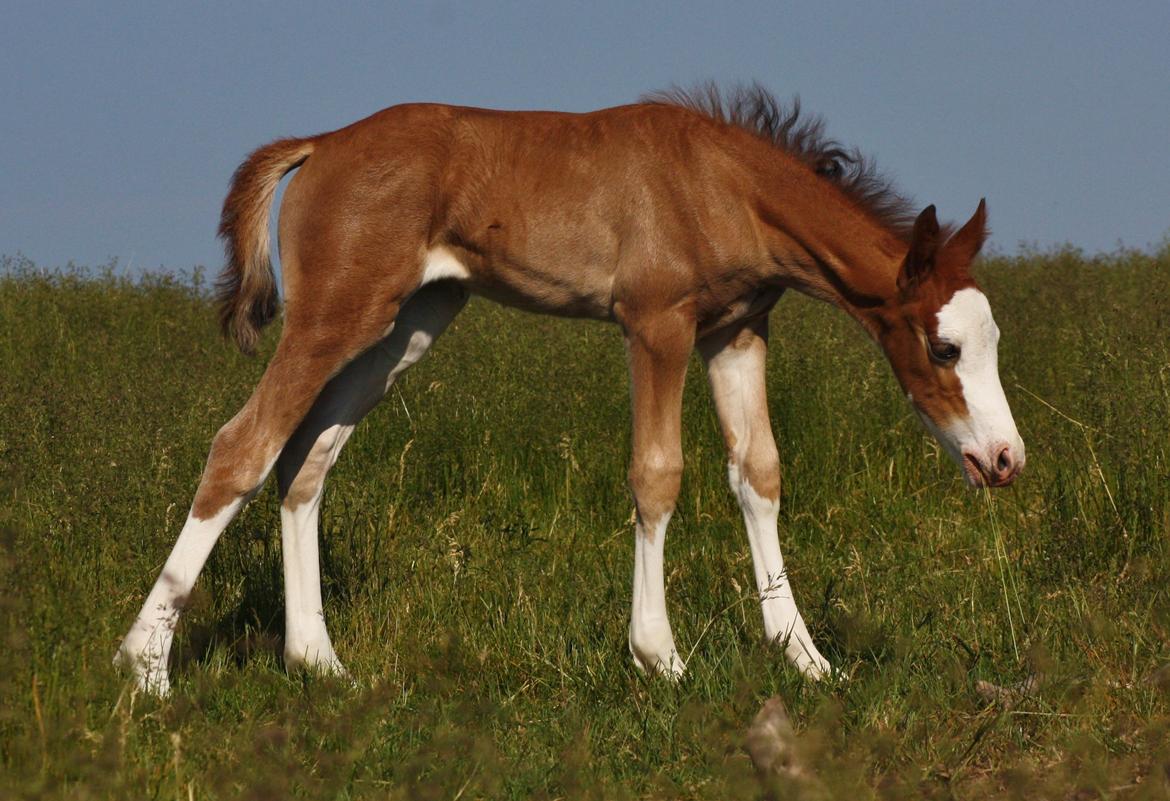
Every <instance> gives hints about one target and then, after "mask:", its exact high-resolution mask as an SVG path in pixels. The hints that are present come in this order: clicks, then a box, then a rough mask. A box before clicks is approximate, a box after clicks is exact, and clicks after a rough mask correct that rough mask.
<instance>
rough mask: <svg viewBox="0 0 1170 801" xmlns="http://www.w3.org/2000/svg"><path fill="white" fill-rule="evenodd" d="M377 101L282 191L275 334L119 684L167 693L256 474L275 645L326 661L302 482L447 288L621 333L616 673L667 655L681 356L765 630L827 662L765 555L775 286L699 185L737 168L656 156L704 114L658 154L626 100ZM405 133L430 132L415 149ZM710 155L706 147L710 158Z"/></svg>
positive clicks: (814, 661)
mask: <svg viewBox="0 0 1170 801" xmlns="http://www.w3.org/2000/svg"><path fill="white" fill-rule="evenodd" d="M393 111H394V110H393V109H392V110H390V111H389V112H383V113H382V114H380V115H376V116H375V117H373V118H370V119H369V120H367V121H364V122H363V123H358V124H356V125H354V126H351V127H350V128H348V129H342V130H341V131H339V132H335V133H334V134H330V135H326V136H324V137H321V138H319V141H317V143H316V145H315V149H313V150H312V153H311V155H309V156H308V161H307V162H306V163H305V166H303V167H302V168H301V171H300V172H299V173H298V175H297V176H296V177H295V178H294V179H293V182H292V184H290V187H289V189H288V191H287V192H286V197H285V201H284V204H283V206H282V210H281V223H280V225H281V232H280V233H281V236H280V239H281V244H282V254H283V255H284V275H285V279H284V280H285V288H286V298H285V311H284V317H285V321H284V328H283V332H282V336H281V340H280V342H279V344H278V346H277V350H276V353H275V355H274V356H273V358H272V360H271V362H270V363H269V365H268V368H267V370H266V372H265V374H264V376H263V378H262V379H261V381H260V383H259V385H258V386H257V387H256V389H255V392H254V393H253V395H252V396H251V398H250V399H249V400H248V402H247V403H246V404H245V406H244V407H243V408H242V409H241V410H240V412H239V413H238V414H237V415H236V416H235V417H234V418H233V419H232V420H231V421H230V422H229V423H228V424H227V425H225V426H224V427H223V428H222V429H221V430H220V431H219V433H218V434H217V435H216V437H215V440H214V443H213V445H212V448H211V452H210V455H209V457H208V462H207V465H206V468H205V470H204V473H203V476H202V479H201V481H200V485H199V489H198V491H197V493H196V496H195V499H194V503H193V505H192V509H191V513H190V515H189V517H188V519H187V522H186V524H185V525H184V527H183V529H182V531H181V533H180V535H179V538H178V541H177V543H176V544H175V546H174V549H173V551H172V553H171V555H170V557H169V558H168V559H167V561H166V564H165V565H164V567H163V570H162V572H161V575H160V576H159V577H158V580H157V581H156V583H155V585H154V587H153V589H152V590H151V592H150V594H149V596H148V597H147V599H146V602H145V604H144V606H143V608H142V611H141V613H140V614H139V616H138V618H137V620H136V621H135V623H134V625H133V626H132V628H131V630H130V632H129V634H128V635H127V636H126V638H125V640H124V642H123V644H122V646H121V648H120V650H119V659H120V660H121V661H123V662H124V663H126V664H127V665H129V666H131V667H132V668H133V670H134V671H135V673H136V676H137V679H138V681H139V683H140V684H141V685H142V686H145V687H148V688H150V689H153V690H155V691H159V692H165V691H166V690H167V689H168V686H169V684H168V675H167V660H168V657H169V653H170V647H171V641H172V637H173V633H174V630H175V626H176V623H177V620H178V617H179V614H180V612H181V610H182V607H183V604H184V602H185V600H186V598H187V597H188V595H189V594H190V592H191V589H192V587H193V585H194V582H195V580H196V577H197V576H198V574H199V572H200V570H201V569H202V567H203V565H204V563H205V561H206V559H207V557H208V555H209V553H210V551H211V549H212V547H213V546H214V544H215V542H216V540H217V539H218V537H219V536H220V534H221V533H222V532H223V530H224V528H225V527H226V526H227V525H228V523H229V522H230V521H231V520H232V519H233V518H234V516H235V515H236V514H237V513H238V511H239V510H240V508H241V507H242V506H243V505H244V504H245V503H246V502H247V501H248V500H249V499H250V498H251V497H252V496H253V495H254V494H255V493H256V492H257V491H258V490H259V489H260V487H261V486H262V484H263V482H264V480H265V478H266V477H267V475H268V473H269V472H270V471H271V469H272V467H273V466H274V465H275V466H276V469H277V475H278V483H279V488H280V492H281V497H282V508H281V519H282V546H283V555H284V574H285V585H286V642H285V658H286V661H287V663H289V664H290V665H291V664H306V665H309V666H313V667H316V668H319V669H322V670H328V671H333V672H342V671H343V669H342V667H341V663H340V662H339V660H338V658H337V655H336V653H335V652H334V649H333V646H332V643H331V642H330V638H329V634H328V632H327V630H326V627H325V620H324V615H323V610H322V599H321V589H320V575H319V566H318V548H317V536H318V532H317V523H318V513H319V508H320V502H321V497H322V493H323V487H324V480H325V475H326V473H327V472H328V470H329V468H330V467H331V466H332V465H333V463H334V461H335V460H336V458H337V456H338V454H339V452H340V450H341V448H342V446H343V445H344V444H345V441H346V439H347V438H348V437H349V435H350V433H351V432H352V430H353V428H354V426H355V425H356V424H357V422H358V421H359V420H360V419H361V418H362V417H363V416H364V415H365V414H366V413H367V412H368V411H369V410H370V409H371V408H373V407H374V406H375V405H376V404H377V403H378V401H379V400H380V399H381V397H382V396H383V395H384V393H385V392H386V390H387V389H388V388H389V386H390V385H391V384H392V383H393V382H394V380H395V379H396V378H397V377H398V376H399V375H400V374H401V373H402V372H403V371H404V370H405V369H406V368H407V367H409V366H410V365H411V364H413V363H414V362H416V361H418V359H419V358H421V357H422V355H423V354H424V353H425V351H426V350H427V348H428V347H429V346H430V345H431V344H432V343H433V342H434V340H435V339H436V338H437V337H438V336H439V334H440V333H441V332H442V331H443V330H444V329H445V328H446V326H447V325H448V324H449V323H450V321H451V320H452V319H453V318H454V316H455V315H456V314H457V313H458V312H459V310H460V309H461V308H462V306H463V304H464V301H465V299H466V297H467V294H468V292H469V291H471V292H477V293H481V294H484V295H486V296H488V297H493V298H496V299H501V300H504V301H506V302H509V303H513V304H515V305H518V306H522V307H526V308H529V309H532V310H537V311H544V312H551V313H558V314H564V315H569V316H590V317H600V318H605V319H610V320H613V321H616V322H617V323H619V324H620V325H621V326H622V329H623V331H624V333H625V340H626V344H627V349H628V354H629V364H630V375H631V382H632V386H631V397H632V406H633V409H632V412H633V438H632V442H633V452H632V458H631V466H630V472H629V482H630V487H631V490H632V494H633V498H634V502H635V506H636V511H637V516H636V519H637V525H636V530H635V560H634V582H633V608H632V614H631V622H630V632H629V646H630V650H631V652H632V654H633V657H634V660H635V662H636V663H637V665H638V666H639V667H641V668H643V669H645V670H649V671H660V672H663V673H667V674H671V675H678V674H680V673H681V672H682V670H683V667H684V665H683V660H682V659H681V658H680V656H679V653H678V650H677V648H676V646H675V643H674V639H673V635H672V633H671V628H670V624H669V620H668V616H667V610H666V600H665V588H664V569H663V559H664V545H665V532H666V527H667V523H668V522H669V520H670V517H671V514H672V513H673V511H674V508H675V503H676V499H677V496H678V492H679V483H680V476H681V473H682V469H683V464H682V447H681V405H682V394H683V384H684V380H685V375H686V365H687V360H688V358H689V355H690V353H691V352H692V351H693V350H694V349H695V348H696V347H697V348H698V350H699V351H700V353H701V355H702V357H703V359H704V360H705V363H706V365H707V369H708V375H709V379H710V383H711V388H712V392H713V394H714V398H715V403H716V408H717V412H718V416H719V421H720V424H721V427H722V430H723V434H724V437H725V440H726V443H727V449H728V455H729V478H730V483H731V487H732V490H733V492H734V493H735V495H736V497H737V499H738V500H739V503H740V505H741V508H742V511H743V516H744V520H745V523H746V526H747V531H748V537H749V542H750V546H751V553H752V557H753V560H754V565H755V574H756V580H757V585H758V589H759V592H760V598H761V604H762V609H763V617H764V625H765V633H766V635H767V637H768V639H769V640H774V641H777V642H780V643H782V644H783V645H784V647H785V653H786V654H787V656H788V658H789V659H790V660H791V661H792V662H793V663H794V664H796V665H797V666H798V667H799V668H801V669H802V670H803V671H805V672H806V673H808V674H810V675H813V676H819V675H821V674H823V673H824V672H825V671H827V670H828V664H827V663H826V661H825V660H824V658H823V657H822V656H821V655H820V654H819V653H818V651H817V649H816V647H815V646H814V645H813V643H812V640H811V638H810V636H809V633H808V630H807V628H806V626H805V623H804V621H803V619H802V618H801V615H800V613H799V611H798V610H797V608H796V605H795V602H794V600H793V595H792V590H791V587H790V586H789V583H788V579H787V575H786V573H785V569H784V562H783V559H782V557H781V554H780V548H779V543H778V536H777V514H778V509H779V489H780V477H779V460H778V457H777V451H776V445H775V442H774V439H773V435H772V431H771V425H770V422H769V419H768V414H767V404H766V399H765V394H764V386H765V383H764V360H765V353H766V342H767V312H768V310H769V309H770V307H771V305H772V304H773V303H774V302H775V300H776V298H778V297H779V294H780V292H781V291H782V288H783V286H784V285H790V286H791V285H798V284H797V283H796V282H788V283H787V284H784V283H783V282H776V281H772V282H769V281H766V280H764V278H763V276H764V271H765V267H768V266H770V265H771V264H772V262H771V261H770V259H769V257H768V254H767V253H764V252H762V250H763V239H762V236H761V235H760V233H759V232H758V231H757V230H755V229H754V228H753V226H754V224H755V223H754V220H753V219H751V216H750V214H746V213H745V212H744V211H743V208H744V207H745V204H742V203H740V204H738V205H737V201H735V200H734V198H733V199H732V200H726V199H725V198H724V195H723V194H721V191H722V190H724V189H725V185H726V186H730V185H732V184H734V183H735V182H736V181H739V180H746V179H744V175H745V174H746V173H728V172H726V171H724V173H722V174H719V175H714V174H712V172H711V171H710V169H709V162H702V161H693V163H695V164H699V165H700V167H696V168H695V169H693V170H690V171H689V172H684V171H680V170H679V165H686V164H687V163H688V158H692V157H693V156H694V154H693V153H689V152H680V148H682V149H685V148H687V147H692V146H693V144H686V142H688V141H690V142H692V143H693V142H694V141H702V137H703V136H705V135H711V131H713V130H715V127H714V126H713V124H709V123H702V124H703V125H706V126H707V128H701V129H700V130H699V131H698V132H697V134H696V136H695V137H693V138H692V139H691V140H687V139H685V138H675V139H669V140H667V144H662V140H661V138H655V136H654V131H655V128H654V125H653V124H652V123H653V122H654V121H653V118H652V117H651V118H649V119H648V118H646V116H645V115H641V116H636V117H635V116H634V113H633V112H628V111H627V112H625V113H626V114H627V115H629V116H630V118H631V119H632V121H630V120H627V119H625V118H623V117H622V114H621V112H623V110H621V109H619V110H616V112H618V113H614V114H612V115H611V116H608V117H596V118H595V119H592V120H590V119H589V117H591V116H592V115H534V116H533V117H532V118H531V119H525V120H524V121H523V122H524V124H523V125H520V124H519V121H518V120H517V119H516V118H509V117H508V115H494V114H491V113H486V112H485V113H479V112H466V113H465V114H464V116H460V114H459V113H457V112H452V111H451V110H450V109H445V108H442V109H434V110H432V111H430V112H427V111H426V110H425V109H423V110H420V109H418V108H413V107H412V108H409V109H407V110H405V111H402V112H400V113H399V115H398V116H397V117H396V116H395V115H393V114H391V112H393ZM655 113H657V112H655ZM667 113H668V112H666V111H663V112H662V114H664V115H665V114H667ZM669 113H671V114H676V115H677V114H681V113H682V112H679V111H678V110H674V111H672V112H669ZM477 114H478V115H479V116H477ZM420 115H422V117H423V118H424V119H422V120H421V122H420V119H419V117H420ZM468 120H470V122H468ZM623 120H624V121H623ZM684 121H686V122H687V124H692V123H693V124H696V125H697V124H698V123H695V122H694V121H692V120H691V119H690V117H686V118H685V120H684ZM424 123H425V124H426V125H429V126H430V129H429V130H430V131H431V132H432V133H433V134H434V135H435V136H436V137H438V138H440V139H441V142H440V144H438V145H435V144H434V143H427V144H429V145H431V146H429V147H427V148H422V149H420V145H419V143H418V142H417V141H416V139H417V136H418V134H417V131H418V130H419V129H420V125H423V124H424ZM614 129H616V133H615V130H614ZM708 129H709V130H708ZM436 131H437V132H438V133H434V132H436ZM735 136H740V135H739V134H735ZM743 136H744V137H746V136H747V135H746V134H743ZM749 139H750V137H749ZM304 141H308V140H304ZM469 141H470V144H468V142H469ZM746 141H748V140H747V139H743V138H742V137H741V138H739V139H736V142H737V144H739V145H741V146H745V147H746V146H747V145H745V144H744V142H746ZM550 142H555V143H556V144H555V145H551V144H549V143H550ZM760 147H763V143H760ZM412 148H413V150H412ZM302 149H305V148H302ZM259 155H260V151H258V154H257V156H254V157H253V158H257V157H258V156H259ZM714 158H715V163H719V164H723V163H726V162H727V161H728V159H727V157H726V154H725V153H715V154H714ZM293 166H295V165H293ZM288 168H289V167H287V166H286V167H285V168H284V169H286V170H287V169H288ZM785 169H786V170H788V172H786V173H785V176H787V179H792V176H793V175H795V176H796V177H797V178H800V179H801V180H805V179H809V180H815V177H814V176H813V175H812V173H811V171H809V170H807V169H805V168H804V167H803V166H800V165H795V166H793V165H789V166H787V167H785ZM705 170H706V171H705ZM802 171H803V172H802ZM789 173H791V174H789ZM805 173H807V175H805ZM276 178H279V174H277V175H276ZM273 185H274V182H273ZM799 191H800V187H799V186H794V187H792V188H791V192H792V193H793V194H794V195H795V194H798V193H799ZM673 198H677V200H675V199H673ZM748 205H750V204H748ZM729 209H735V211H734V212H732V211H731V210H729ZM225 213H226V210H225ZM265 236H266V234H265ZM784 241H785V242H787V241H788V240H784Z"/></svg>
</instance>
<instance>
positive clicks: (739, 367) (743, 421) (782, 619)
mask: <svg viewBox="0 0 1170 801" xmlns="http://www.w3.org/2000/svg"><path fill="white" fill-rule="evenodd" d="M767 343H768V321H767V317H761V318H757V319H756V320H754V321H752V322H749V323H747V324H745V325H744V326H743V327H741V328H739V329H736V330H732V331H727V332H720V333H718V334H716V335H713V336H712V337H710V338H708V339H707V340H704V341H703V342H700V343H699V351H700V353H702V355H703V358H704V359H705V360H706V362H707V375H708V378H709V379H710V382H711V392H712V395H713V396H714V398H715V409H716V412H717V413H718V415H719V423H720V426H721V427H722V429H723V437H724V439H725V440H726V443H727V451H728V465H727V472H728V477H729V479H730V482H731V490H732V492H734V493H735V496H736V498H738V499H739V505H740V507H741V509H742V510H743V519H744V523H745V524H746V526H747V532H748V542H749V544H750V546H751V551H752V561H753V563H754V566H755V573H756V585H757V588H758V589H759V592H760V605H761V607H762V609H763V613H764V634H765V635H766V636H767V638H768V640H769V641H777V642H781V643H783V644H784V646H785V649H784V653H785V655H786V656H787V657H788V659H789V660H790V661H791V662H792V663H793V664H794V665H796V666H797V667H798V668H800V669H801V670H802V671H804V672H805V673H806V674H808V675H810V676H813V677H819V676H821V675H824V674H825V673H827V672H828V671H829V669H830V668H829V663H828V662H827V661H825V658H824V657H823V656H821V654H820V652H819V651H817V648H816V646H815V645H813V641H812V637H810V636H809V633H808V628H807V627H806V626H805V624H804V618H803V617H801V615H800V611H799V610H798V609H797V608H796V599H795V598H794V597H793V594H792V587H791V586H790V585H789V583H788V573H787V572H786V571H785V570H784V558H783V557H782V556H781V555H780V542H779V537H778V536H777V530H776V518H777V516H778V515H779V513H780V457H779V454H778V453H777V452H776V441H775V439H774V438H773V436H772V424H771V421H770V420H769V419H768V401H767V397H766V394H765V385H764V361H765V357H766V356H767V350H768V344H767Z"/></svg>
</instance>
